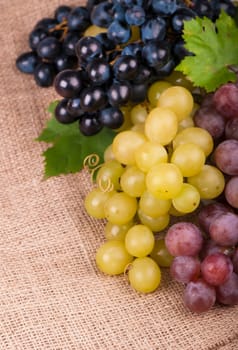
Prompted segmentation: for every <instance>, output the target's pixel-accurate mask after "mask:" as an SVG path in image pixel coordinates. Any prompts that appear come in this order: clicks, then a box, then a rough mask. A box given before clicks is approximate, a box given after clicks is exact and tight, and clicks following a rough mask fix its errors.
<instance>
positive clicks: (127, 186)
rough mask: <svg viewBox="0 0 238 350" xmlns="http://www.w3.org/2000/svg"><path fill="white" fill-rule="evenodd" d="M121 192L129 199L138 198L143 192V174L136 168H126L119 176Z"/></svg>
mask: <svg viewBox="0 0 238 350" xmlns="http://www.w3.org/2000/svg"><path fill="white" fill-rule="evenodd" d="M120 185H121V188H122V190H123V191H124V192H125V193H127V194H129V195H130V196H131V197H140V196H141V195H142V194H143V192H144V191H145V189H146V187H145V173H143V171H141V170H140V169H139V168H137V167H136V166H133V165H131V166H127V167H126V170H125V171H124V173H123V174H122V176H121V179H120Z"/></svg>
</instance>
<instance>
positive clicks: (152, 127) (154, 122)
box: [145, 107, 178, 146]
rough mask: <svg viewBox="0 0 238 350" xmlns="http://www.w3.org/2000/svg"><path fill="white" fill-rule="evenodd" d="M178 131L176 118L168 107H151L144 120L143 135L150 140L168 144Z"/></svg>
mask: <svg viewBox="0 0 238 350" xmlns="http://www.w3.org/2000/svg"><path fill="white" fill-rule="evenodd" d="M177 131H178V118H177V116H176V114H175V113H174V112H173V111H172V110H171V109H169V108H161V107H156V108H153V109H152V110H151V111H150V113H149V114H148V117H147V119H146V121H145V135H146V137H147V138H148V139H149V140H150V141H151V142H157V143H160V144H161V145H162V146H165V145H167V144H169V143H170V142H171V141H172V140H173V139H174V137H175V135H176V133H177Z"/></svg>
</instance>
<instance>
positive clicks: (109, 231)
mask: <svg viewBox="0 0 238 350" xmlns="http://www.w3.org/2000/svg"><path fill="white" fill-rule="evenodd" d="M133 225H134V223H133V221H129V222H127V223H126V224H124V225H117V224H112V223H111V222H110V221H107V223H106V225H105V229H104V232H105V238H106V239H107V240H111V239H116V240H118V241H124V240H125V237H126V234H127V231H128V230H129V228H131V227H132V226H133Z"/></svg>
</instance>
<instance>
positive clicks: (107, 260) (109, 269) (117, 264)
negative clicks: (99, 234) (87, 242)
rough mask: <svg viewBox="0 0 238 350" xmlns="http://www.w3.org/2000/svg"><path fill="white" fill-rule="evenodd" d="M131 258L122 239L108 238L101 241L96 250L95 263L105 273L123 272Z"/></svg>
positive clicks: (115, 273)
mask: <svg viewBox="0 0 238 350" xmlns="http://www.w3.org/2000/svg"><path fill="white" fill-rule="evenodd" d="M132 260H133V256H132V255H130V254H129V253H128V252H127V250H126V248H125V244H124V242H122V241H118V240H110V241H107V242H105V243H103V244H102V245H101V246H100V247H99V249H98V250H97V252H96V264H97V267H98V268H99V270H100V271H101V272H104V273H106V274H107V275H119V274H121V273H123V272H124V271H125V269H126V267H127V265H128V264H130V263H131V262H132Z"/></svg>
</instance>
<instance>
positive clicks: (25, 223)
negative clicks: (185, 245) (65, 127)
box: [0, 0, 238, 350]
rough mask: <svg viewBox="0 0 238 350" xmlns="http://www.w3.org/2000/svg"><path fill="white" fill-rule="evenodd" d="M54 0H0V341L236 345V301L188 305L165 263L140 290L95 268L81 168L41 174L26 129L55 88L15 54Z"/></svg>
mask: <svg viewBox="0 0 238 350" xmlns="http://www.w3.org/2000/svg"><path fill="white" fill-rule="evenodd" d="M60 4H62V3H60V0H50V1H49V0H40V1H39V0H24V1H22V0H8V1H5V0H0V22H1V31H0V39H1V41H0V42H1V44H0V55H1V57H0V135H1V137H0V349H1V350H33V349H34V350H74V349H75V350H114V349H116V350H128V349H130V350H215V349H216V350H218V349H222V350H233V349H234V350H235V349H237V348H238V308H237V307H227V308H225V307H224V308H222V307H219V306H216V307H214V308H213V309H212V310H211V311H210V312H208V313H206V314H202V315H193V314H191V313H190V312H188V311H187V310H186V309H185V308H184V306H183V302H182V291H183V287H182V286H181V285H178V284H177V283H175V282H172V281H171V280H170V278H169V275H168V273H167V272H164V273H163V280H162V285H161V288H160V289H158V291H156V292H155V293H153V294H151V295H146V296H144V295H140V294H138V293H136V292H135V291H133V290H132V289H131V288H130V287H129V285H128V283H127V281H126V280H125V278H124V276H120V277H109V276H104V275H103V274H101V273H99V272H98V270H97V268H96V266H95V259H94V257H95V251H96V249H97V247H98V246H99V245H100V244H101V242H103V241H104V236H103V227H104V223H103V222H98V221H96V220H93V219H91V218H89V217H88V216H87V215H86V213H85V211H84V208H83V199H84V196H85V194H86V193H87V192H88V191H89V190H90V188H91V184H90V180H89V175H88V174H87V173H86V172H82V173H79V174H75V175H68V176H60V177H58V178H52V179H49V180H46V181H43V158H42V157H41V153H42V151H43V150H44V149H45V145H44V144H42V143H38V142H36V141H34V139H35V138H36V137H37V136H38V135H39V133H40V131H41V130H42V128H43V126H44V124H45V121H46V120H47V118H48V117H49V115H48V113H47V112H46V107H47V105H48V104H49V102H50V101H51V100H53V99H55V98H57V96H56V94H55V92H54V90H53V88H49V89H40V88H39V87H36V85H35V83H34V81H33V79H32V78H31V77H30V76H27V75H23V74H21V73H20V72H18V71H17V70H16V68H15V59H16V57H17V55H19V54H20V53H22V52H24V51H27V50H28V48H27V40H28V33H29V32H30V30H31V29H32V28H33V26H34V24H35V23H36V22H37V21H38V20H39V19H40V18H42V17H49V16H52V15H53V11H54V9H55V8H56V6H58V5H60ZM64 4H69V5H74V6H75V5H79V4H80V2H79V1H67V0H65V1H64Z"/></svg>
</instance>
